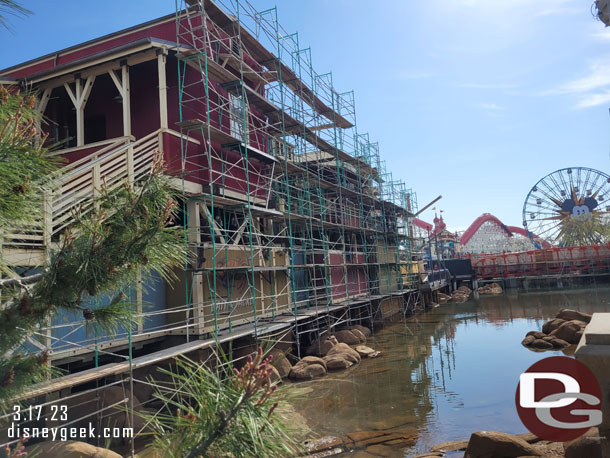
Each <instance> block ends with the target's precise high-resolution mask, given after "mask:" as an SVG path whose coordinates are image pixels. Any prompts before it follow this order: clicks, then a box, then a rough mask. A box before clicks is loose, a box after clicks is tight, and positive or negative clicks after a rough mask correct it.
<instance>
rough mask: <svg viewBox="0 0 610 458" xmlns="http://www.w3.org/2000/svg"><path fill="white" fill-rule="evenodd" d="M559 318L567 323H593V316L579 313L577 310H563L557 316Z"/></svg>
mask: <svg viewBox="0 0 610 458" xmlns="http://www.w3.org/2000/svg"><path fill="white" fill-rule="evenodd" d="M557 318H561V319H562V320H565V321H573V320H578V321H584V322H585V323H587V324H588V323H589V322H590V321H591V315H589V314H588V313H583V312H578V311H576V310H571V309H561V310H560V311H559V313H558V314H557Z"/></svg>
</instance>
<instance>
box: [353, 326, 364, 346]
mask: <svg viewBox="0 0 610 458" xmlns="http://www.w3.org/2000/svg"><path fill="white" fill-rule="evenodd" d="M350 332H351V333H352V334H354V335H355V336H356V337H358V339H360V343H366V336H365V335H364V334H363V333H362V331H360V330H359V329H351V330H350Z"/></svg>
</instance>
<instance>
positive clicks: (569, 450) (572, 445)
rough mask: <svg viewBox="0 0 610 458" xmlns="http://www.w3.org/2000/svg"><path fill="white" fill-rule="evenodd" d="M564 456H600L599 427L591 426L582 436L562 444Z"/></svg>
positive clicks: (575, 457) (596, 457)
mask: <svg viewBox="0 0 610 458" xmlns="http://www.w3.org/2000/svg"><path fill="white" fill-rule="evenodd" d="M563 447H564V453H565V458H583V457H587V458H598V457H599V458H601V456H602V446H601V443H600V439H599V429H598V428H591V429H589V431H587V432H586V433H585V434H584V435H583V436H580V437H579V438H578V439H574V440H573V441H570V442H566V443H564V444H563Z"/></svg>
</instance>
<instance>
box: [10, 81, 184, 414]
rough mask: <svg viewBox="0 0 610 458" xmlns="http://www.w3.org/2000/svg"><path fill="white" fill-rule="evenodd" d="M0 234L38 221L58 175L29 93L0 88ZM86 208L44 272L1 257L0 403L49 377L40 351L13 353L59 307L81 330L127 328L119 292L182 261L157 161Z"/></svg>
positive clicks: (128, 313) (130, 317) (128, 315)
mask: <svg viewBox="0 0 610 458" xmlns="http://www.w3.org/2000/svg"><path fill="white" fill-rule="evenodd" d="M0 101H1V102H2V103H1V104H0V231H3V230H7V229H9V228H11V227H14V226H19V225H21V224H23V223H26V222H30V221H36V220H39V219H40V217H41V215H40V214H39V213H37V211H38V209H39V208H40V202H41V200H42V192H43V190H44V189H47V190H48V189H52V188H53V178H54V177H55V175H56V173H59V172H56V169H57V168H56V166H55V165H56V164H54V163H53V162H52V161H51V160H50V159H49V156H48V155H47V154H46V150H45V149H44V148H42V147H41V146H40V145H42V144H43V143H44V140H45V139H44V138H43V137H41V135H40V132H39V131H38V129H37V128H36V113H35V111H34V108H33V107H34V99H33V97H32V96H23V95H21V94H19V93H16V92H15V93H10V92H9V91H7V90H6V89H4V88H2V87H0ZM99 191H100V193H99V196H98V197H97V198H96V199H95V200H94V201H93V202H92V204H91V205H89V206H87V207H83V211H81V212H80V213H78V214H75V215H74V219H75V221H74V223H73V224H71V225H70V226H69V227H68V228H67V229H66V230H65V231H64V233H63V234H62V236H61V239H60V242H59V244H58V246H57V248H55V249H50V251H49V253H48V255H49V256H48V261H47V263H46V265H44V266H42V270H41V271H40V272H38V273H36V274H34V275H29V276H28V275H26V276H25V277H24V278H21V277H19V276H17V275H16V274H15V273H14V272H12V271H11V268H12V267H13V266H8V265H6V264H5V263H4V262H1V260H0V270H2V271H3V272H5V273H9V276H11V277H13V279H8V280H6V279H1V280H0V290H1V292H2V301H3V307H2V309H1V310H0V402H2V401H7V400H8V399H10V398H12V397H13V396H15V395H16V394H19V393H20V392H21V391H23V389H25V388H27V387H28V386H30V385H31V384H33V383H37V382H40V381H42V380H44V379H45V378H46V377H48V376H49V375H51V373H52V371H51V369H50V367H49V365H48V364H46V360H47V355H46V354H45V353H43V354H42V355H29V356H23V355H20V354H18V353H14V352H15V351H17V350H18V349H19V347H20V346H21V345H22V344H23V343H24V342H25V341H26V339H27V338H28V337H30V338H33V337H34V336H35V334H36V332H37V330H38V329H39V328H41V327H45V326H47V325H48V321H49V319H50V318H51V317H52V316H53V315H55V314H57V312H58V311H59V310H60V309H64V310H68V311H72V312H77V313H81V314H82V316H83V319H84V321H85V323H86V325H87V326H88V327H91V328H97V329H99V330H101V331H103V332H107V333H110V334H113V333H116V332H117V331H118V330H119V329H120V328H123V329H125V328H127V327H129V326H133V325H134V324H135V320H134V305H133V304H132V303H131V302H130V301H129V300H128V297H127V295H126V294H125V291H126V290H127V288H128V286H129V285H130V284H134V283H135V282H136V280H137V279H138V276H139V275H140V273H141V275H142V276H144V277H146V276H147V275H149V274H150V273H152V272H158V273H160V274H161V275H162V276H163V277H164V278H165V279H167V280H171V279H172V278H173V277H172V275H173V269H174V268H176V267H178V266H182V265H184V262H185V256H186V247H185V244H184V240H183V238H184V234H183V231H182V230H181V228H178V227H174V226H173V225H172V221H173V218H174V216H175V212H176V211H177V203H176V197H177V193H176V192H175V191H174V190H173V188H172V187H171V185H170V183H169V179H168V178H167V177H166V176H165V175H164V173H163V167H162V164H161V162H160V159H159V160H157V161H155V163H154V164H153V167H152V171H151V174H150V175H148V176H147V177H145V178H144V179H143V180H142V181H140V182H138V183H135V184H129V183H127V182H125V183H122V184H120V185H119V186H118V187H116V188H114V189H112V190H109V189H105V188H103V189H100V190H99ZM100 296H106V297H109V298H110V302H109V304H108V305H104V306H98V307H87V306H86V305H84V304H86V302H85V301H86V298H87V297H100Z"/></svg>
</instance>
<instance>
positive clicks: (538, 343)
mask: <svg viewBox="0 0 610 458" xmlns="http://www.w3.org/2000/svg"><path fill="white" fill-rule="evenodd" d="M529 346H530V347H532V348H538V349H540V350H549V349H551V348H553V344H552V343H551V342H547V341H546V340H542V339H536V340H534V341H533V342H532V343H531V344H529Z"/></svg>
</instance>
